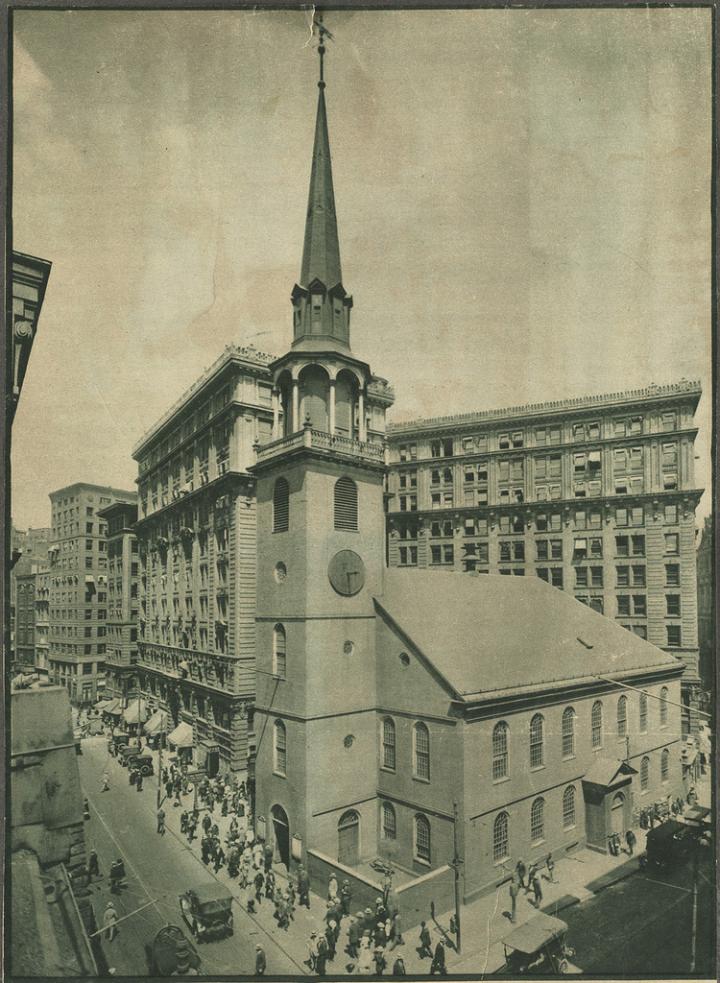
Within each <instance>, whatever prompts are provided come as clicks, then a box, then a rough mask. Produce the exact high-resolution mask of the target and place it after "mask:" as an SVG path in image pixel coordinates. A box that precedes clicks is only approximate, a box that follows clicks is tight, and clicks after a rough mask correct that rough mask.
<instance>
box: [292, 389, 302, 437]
mask: <svg viewBox="0 0 720 983" xmlns="http://www.w3.org/2000/svg"><path fill="white" fill-rule="evenodd" d="M299 416H300V386H299V383H298V380H297V379H293V381H292V430H291V431H290V432H291V433H297V431H298V430H299V429H300V424H299V420H298V418H299Z"/></svg>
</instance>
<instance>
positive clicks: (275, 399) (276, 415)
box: [272, 386, 280, 440]
mask: <svg viewBox="0 0 720 983" xmlns="http://www.w3.org/2000/svg"><path fill="white" fill-rule="evenodd" d="M272 410H273V424H272V435H273V440H277V439H278V437H279V436H280V406H279V396H278V391H277V389H276V388H275V386H273V391H272Z"/></svg>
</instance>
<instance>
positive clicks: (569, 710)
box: [562, 707, 575, 758]
mask: <svg viewBox="0 0 720 983" xmlns="http://www.w3.org/2000/svg"><path fill="white" fill-rule="evenodd" d="M562 756H563V758H574V757H575V710H574V709H573V707H565V709H564V710H563V715H562Z"/></svg>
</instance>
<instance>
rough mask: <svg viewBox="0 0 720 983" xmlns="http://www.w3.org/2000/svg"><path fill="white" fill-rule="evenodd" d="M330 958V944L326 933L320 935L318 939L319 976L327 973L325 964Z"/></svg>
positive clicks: (317, 960)
mask: <svg viewBox="0 0 720 983" xmlns="http://www.w3.org/2000/svg"><path fill="white" fill-rule="evenodd" d="M327 958H328V944H327V941H326V939H325V936H324V935H320V936H318V940H317V959H316V961H315V970H316V972H317V974H318V976H324V975H325V964H326V963H327Z"/></svg>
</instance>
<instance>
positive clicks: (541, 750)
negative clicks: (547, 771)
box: [530, 713, 545, 768]
mask: <svg viewBox="0 0 720 983" xmlns="http://www.w3.org/2000/svg"><path fill="white" fill-rule="evenodd" d="M544 732H545V721H544V720H543V716H542V714H541V713H536V714H535V716H534V717H533V718H532V720H531V721H530V767H531V768H540V767H541V766H542V765H543V764H544V763H545V737H544Z"/></svg>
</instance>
